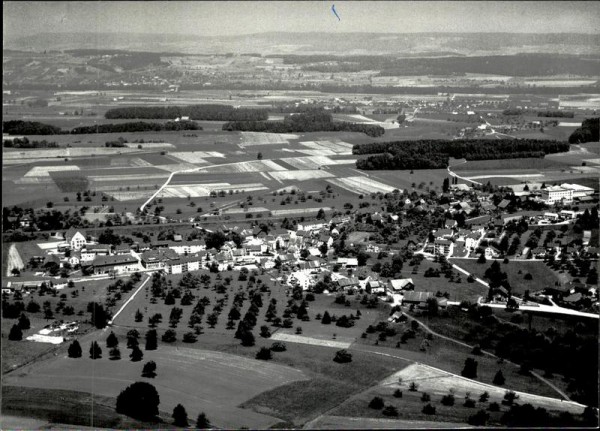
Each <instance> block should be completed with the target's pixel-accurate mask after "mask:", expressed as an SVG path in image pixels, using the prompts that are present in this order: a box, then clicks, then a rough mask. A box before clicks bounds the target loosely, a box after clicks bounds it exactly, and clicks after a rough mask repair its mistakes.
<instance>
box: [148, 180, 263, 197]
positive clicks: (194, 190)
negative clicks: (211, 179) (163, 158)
mask: <svg viewBox="0 0 600 431" xmlns="http://www.w3.org/2000/svg"><path fill="white" fill-rule="evenodd" d="M229 190H233V191H236V190H239V191H240V192H254V191H259V190H268V187H265V186H264V185H263V184H261V183H247V184H230V183H210V184H178V185H169V186H166V187H165V188H164V189H162V190H161V192H160V193H159V195H158V196H160V197H165V198H169V197H174V198H187V197H188V196H190V197H193V198H197V197H202V196H209V195H210V193H211V192H212V191H217V192H218V191H229Z"/></svg>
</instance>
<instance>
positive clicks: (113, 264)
mask: <svg viewBox="0 0 600 431" xmlns="http://www.w3.org/2000/svg"><path fill="white" fill-rule="evenodd" d="M92 267H93V268H94V274H107V273H109V272H113V271H114V272H115V273H123V272H134V271H138V270H139V269H140V264H139V262H138V260H137V258H135V257H134V256H132V255H119V256H98V257H96V258H95V259H94V261H93V262H92Z"/></svg>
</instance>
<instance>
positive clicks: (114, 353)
mask: <svg viewBox="0 0 600 431" xmlns="http://www.w3.org/2000/svg"><path fill="white" fill-rule="evenodd" d="M108 357H109V358H110V360H111V361H118V360H119V359H121V351H120V350H119V348H118V347H117V346H115V347H113V348H112V349H110V350H109V352H108Z"/></svg>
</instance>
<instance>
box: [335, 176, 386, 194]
mask: <svg viewBox="0 0 600 431" xmlns="http://www.w3.org/2000/svg"><path fill="white" fill-rule="evenodd" d="M327 182H329V183H331V184H333V185H335V186H338V187H341V188H343V189H345V190H348V191H350V192H353V193H356V194H371V193H377V192H382V193H391V192H393V191H394V190H396V187H392V186H389V185H387V184H384V183H380V182H379V181H375V180H372V179H370V178H367V177H363V176H355V177H346V178H334V179H330V180H327Z"/></svg>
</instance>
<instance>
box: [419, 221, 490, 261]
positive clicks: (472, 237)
mask: <svg viewBox="0 0 600 431" xmlns="http://www.w3.org/2000/svg"><path fill="white" fill-rule="evenodd" d="M484 235H485V227H484V226H482V225H472V226H470V227H469V228H468V229H462V228H458V224H457V222H456V220H446V223H445V226H444V228H443V229H437V230H434V231H432V232H431V235H430V238H429V239H430V241H429V242H427V244H426V245H425V247H424V250H423V251H424V252H425V253H430V254H433V255H442V256H446V257H448V256H455V257H465V256H468V255H469V253H471V252H473V251H474V250H475V249H477V247H479V243H480V241H481V240H482V239H483V238H484ZM431 240H432V241H431ZM488 248H489V247H488ZM488 248H486V254H490V255H492V254H494V251H493V250H491V249H490V250H488Z"/></svg>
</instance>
